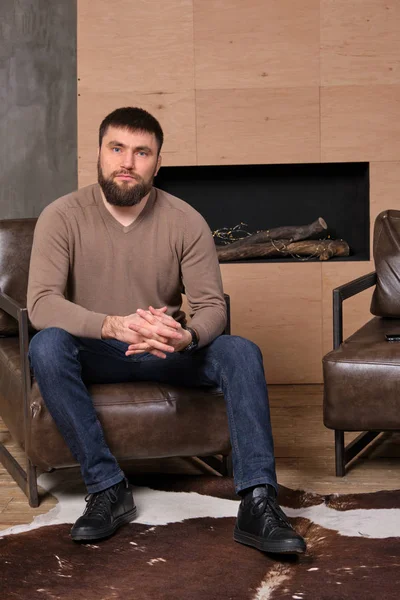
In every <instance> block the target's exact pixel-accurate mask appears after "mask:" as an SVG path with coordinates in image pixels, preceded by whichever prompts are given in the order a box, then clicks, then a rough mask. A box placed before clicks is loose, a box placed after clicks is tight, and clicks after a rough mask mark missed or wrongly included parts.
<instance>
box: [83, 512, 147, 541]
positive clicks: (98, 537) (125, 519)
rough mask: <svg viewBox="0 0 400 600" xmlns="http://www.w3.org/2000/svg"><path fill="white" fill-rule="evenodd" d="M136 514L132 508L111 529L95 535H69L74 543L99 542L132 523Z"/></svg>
mask: <svg viewBox="0 0 400 600" xmlns="http://www.w3.org/2000/svg"><path fill="white" fill-rule="evenodd" d="M136 514H137V508H136V506H135V508H133V509H132V510H130V511H128V512H126V513H124V514H123V515H120V516H119V517H117V518H116V519H115V521H114V523H113V524H112V526H111V527H105V528H104V529H100V530H99V531H97V533H91V534H90V533H88V534H85V533H84V532H82V533H76V534H73V533H71V537H72V539H73V540H74V542H84V541H93V540H101V539H103V538H106V537H109V536H110V535H112V534H113V533H115V532H116V531H117V529H119V528H120V527H121V526H122V525H125V524H127V523H130V522H131V521H133V519H134V518H135V517H136Z"/></svg>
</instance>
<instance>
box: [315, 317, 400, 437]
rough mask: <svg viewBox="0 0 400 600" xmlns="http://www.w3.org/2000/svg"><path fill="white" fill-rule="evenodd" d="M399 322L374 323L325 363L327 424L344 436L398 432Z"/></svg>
mask: <svg viewBox="0 0 400 600" xmlns="http://www.w3.org/2000/svg"><path fill="white" fill-rule="evenodd" d="M386 333H400V319H385V318H379V317H375V318H374V319H371V320H370V321H369V322H368V323H366V325H364V326H363V327H362V328H361V329H359V330H358V331H357V332H356V333H354V334H353V335H352V336H351V337H349V338H348V339H347V340H346V341H345V342H344V343H343V344H342V345H341V346H340V348H338V349H337V350H333V351H332V352H329V354H327V355H326V356H325V357H324V359H323V370H324V424H325V426H326V427H329V428H331V429H341V430H344V431H364V430H378V431H379V430H382V431H385V430H397V429H400V342H388V341H386V338H385V334H386Z"/></svg>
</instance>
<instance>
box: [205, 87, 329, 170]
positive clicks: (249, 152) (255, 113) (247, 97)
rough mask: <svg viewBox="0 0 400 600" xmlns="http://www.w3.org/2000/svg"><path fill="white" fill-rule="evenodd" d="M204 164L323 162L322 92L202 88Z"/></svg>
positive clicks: (301, 89)
mask: <svg viewBox="0 0 400 600" xmlns="http://www.w3.org/2000/svg"><path fill="white" fill-rule="evenodd" d="M196 110H197V156H198V164H200V165H212V164H214V165H224V164H259V163H271V164H273V163H275V164H276V163H297V162H319V160H320V141H319V93H318V88H280V89H264V90H262V89H254V90H252V92H251V94H250V93H249V91H248V90H198V91H197V93H196Z"/></svg>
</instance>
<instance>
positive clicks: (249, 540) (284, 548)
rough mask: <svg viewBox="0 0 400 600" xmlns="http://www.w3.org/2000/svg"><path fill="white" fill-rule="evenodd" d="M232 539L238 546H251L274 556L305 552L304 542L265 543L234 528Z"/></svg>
mask: <svg viewBox="0 0 400 600" xmlns="http://www.w3.org/2000/svg"><path fill="white" fill-rule="evenodd" d="M233 539H234V540H235V542H239V544H245V545H246V546H252V547H253V548H256V549H257V550H261V551H262V552H273V553H275V554H304V552H305V551H306V550H307V546H306V544H305V542H303V543H302V542H301V540H286V541H285V542H282V541H279V542H278V541H269V542H268V541H267V540H264V539H260V538H259V537H258V536H256V535H252V534H251V533H244V532H243V531H240V530H239V529H237V528H236V527H235V530H234V532H233Z"/></svg>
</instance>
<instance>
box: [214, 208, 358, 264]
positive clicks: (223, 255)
mask: <svg viewBox="0 0 400 600" xmlns="http://www.w3.org/2000/svg"><path fill="white" fill-rule="evenodd" d="M327 231H328V226H327V224H326V222H325V221H324V219H322V217H319V219H317V220H316V221H314V223H311V224H310V225H300V226H287V227H276V228H275V229H266V230H263V231H258V232H257V233H253V234H251V235H249V236H247V237H244V238H242V239H239V240H237V241H233V242H231V243H228V244H227V245H225V246H217V254H218V260H219V262H225V261H231V260H243V259H249V258H268V257H281V258H284V257H293V258H301V257H308V258H319V260H328V259H329V258H332V257H333V256H349V254H350V249H349V246H348V244H347V242H345V241H344V240H331V239H320V238H323V237H324V236H326V235H327Z"/></svg>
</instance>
